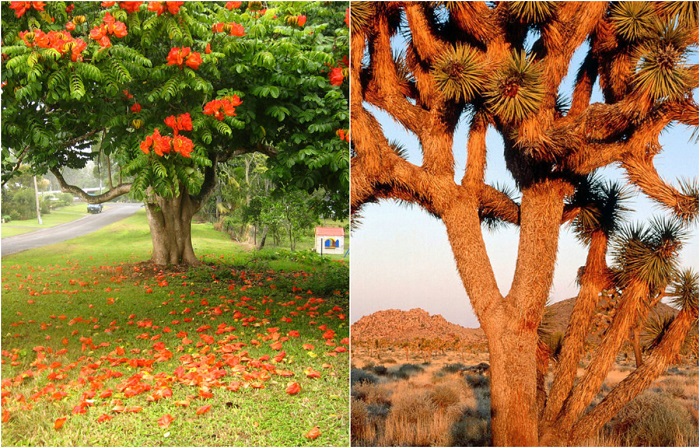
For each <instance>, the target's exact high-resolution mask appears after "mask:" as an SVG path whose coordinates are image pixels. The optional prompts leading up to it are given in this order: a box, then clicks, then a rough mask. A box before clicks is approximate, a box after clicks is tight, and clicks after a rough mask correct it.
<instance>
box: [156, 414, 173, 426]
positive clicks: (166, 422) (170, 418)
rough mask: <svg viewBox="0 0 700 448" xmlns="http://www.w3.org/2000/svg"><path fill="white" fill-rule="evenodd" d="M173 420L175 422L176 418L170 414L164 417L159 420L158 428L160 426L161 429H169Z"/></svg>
mask: <svg viewBox="0 0 700 448" xmlns="http://www.w3.org/2000/svg"><path fill="white" fill-rule="evenodd" d="M173 420H175V417H173V416H172V415H170V414H165V415H164V416H162V417H161V418H159V419H158V426H160V427H161V428H167V427H168V426H170V424H171V423H172V422H173Z"/></svg>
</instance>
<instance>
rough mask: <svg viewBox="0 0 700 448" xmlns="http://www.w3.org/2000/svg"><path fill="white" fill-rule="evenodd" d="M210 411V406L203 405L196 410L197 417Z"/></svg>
mask: <svg viewBox="0 0 700 448" xmlns="http://www.w3.org/2000/svg"><path fill="white" fill-rule="evenodd" d="M210 409H211V405H210V404H205V405H204V406H202V407H200V408H199V409H197V415H202V414H206V413H207V412H209V410H210Z"/></svg>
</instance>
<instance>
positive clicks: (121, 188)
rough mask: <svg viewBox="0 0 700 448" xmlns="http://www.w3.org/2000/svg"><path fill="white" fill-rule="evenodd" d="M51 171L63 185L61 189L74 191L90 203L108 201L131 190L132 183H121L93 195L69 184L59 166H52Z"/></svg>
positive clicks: (68, 191) (69, 191)
mask: <svg viewBox="0 0 700 448" xmlns="http://www.w3.org/2000/svg"><path fill="white" fill-rule="evenodd" d="M51 172H52V173H53V175H54V176H56V179H57V180H58V184H59V185H60V186H61V191H64V192H66V193H73V194H74V195H76V196H78V197H80V198H82V199H84V200H85V201H87V203H88V204H101V203H103V202H107V201H110V200H112V199H114V198H117V197H119V196H122V195H125V194H127V193H128V192H129V191H130V190H131V184H119V185H117V186H116V187H115V188H113V189H110V190H109V191H107V192H105V193H102V194H100V195H97V196H93V195H90V194H88V193H86V192H85V191H84V190H83V189H81V188H80V187H77V186H75V185H69V184H68V182H66V179H65V178H64V177H63V174H61V171H59V169H58V168H51Z"/></svg>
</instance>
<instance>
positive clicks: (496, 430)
mask: <svg viewBox="0 0 700 448" xmlns="http://www.w3.org/2000/svg"><path fill="white" fill-rule="evenodd" d="M537 340H538V339H537V331H536V330H535V331H530V332H524V331H522V329H520V331H518V329H516V328H514V326H513V325H512V324H511V325H507V326H506V327H505V328H504V331H503V332H502V334H501V335H499V336H498V337H490V338H489V358H490V361H491V430H492V434H493V436H492V437H493V438H492V441H493V445H494V446H535V445H537V440H538V436H537V422H538V417H539V416H538V410H537V359H536V356H535V354H536V351H537Z"/></svg>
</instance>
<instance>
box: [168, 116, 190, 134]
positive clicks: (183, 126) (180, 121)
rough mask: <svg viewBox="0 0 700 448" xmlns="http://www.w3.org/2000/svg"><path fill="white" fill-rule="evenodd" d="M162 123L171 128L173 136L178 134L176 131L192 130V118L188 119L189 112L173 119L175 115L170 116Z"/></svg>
mask: <svg viewBox="0 0 700 448" xmlns="http://www.w3.org/2000/svg"><path fill="white" fill-rule="evenodd" d="M164 121H165V124H166V125H167V126H168V127H170V128H172V130H173V133H174V134H175V135H177V134H178V131H191V130H192V117H190V114H189V112H187V113H184V114H180V115H178V116H177V117H175V115H171V116H169V117H167V118H166V119H165V120H164Z"/></svg>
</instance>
